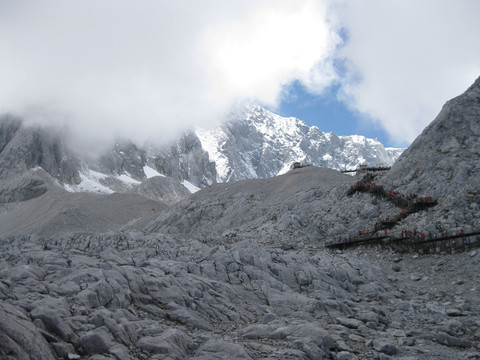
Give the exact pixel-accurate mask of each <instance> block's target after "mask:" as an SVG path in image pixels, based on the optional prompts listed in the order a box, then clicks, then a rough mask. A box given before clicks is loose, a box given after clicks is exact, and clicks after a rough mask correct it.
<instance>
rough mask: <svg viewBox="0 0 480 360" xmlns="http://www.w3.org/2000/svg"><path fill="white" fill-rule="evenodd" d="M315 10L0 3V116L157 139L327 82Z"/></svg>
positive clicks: (326, 49) (122, 0)
mask: <svg viewBox="0 0 480 360" xmlns="http://www.w3.org/2000/svg"><path fill="white" fill-rule="evenodd" d="M326 19H327V15H326V8H325V6H324V5H323V4H322V2H318V1H314V0H242V1H238V2H231V1H228V2H226V1H223V0H203V1H196V0H179V1H163V0H161V1H149V0H136V1H131V0H102V1H98V0H71V1H63V0H16V1H10V2H8V1H1V2H0V79H1V81H2V84H1V86H0V112H13V113H17V114H21V115H22V116H24V117H25V118H26V119H27V121H30V122H40V123H43V124H50V125H57V126H58V125H65V126H68V127H69V128H70V129H72V131H73V132H75V133H76V134H78V135H79V136H80V137H84V138H90V139H95V140H96V139H103V138H107V137H108V136H110V135H120V136H128V137H131V138H134V139H136V140H145V139H147V138H154V139H156V140H158V141H162V140H166V139H168V138H170V137H171V136H174V135H176V134H177V133H178V132H180V131H183V130H185V129H187V128H191V127H193V126H208V125H212V124H214V123H216V121H218V120H219V119H221V118H222V116H223V115H224V114H225V113H226V112H228V111H229V109H230V106H231V105H232V104H234V103H237V102H242V101H245V100H253V101H256V102H259V103H263V104H268V105H273V106H274V105H275V104H276V103H278V101H279V99H280V96H281V93H282V88H283V86H284V85H286V84H287V83H289V82H291V81H293V80H295V79H300V80H301V81H302V82H304V83H305V84H306V85H307V86H309V88H310V89H312V91H321V89H322V88H323V87H325V86H327V85H328V84H329V83H330V82H331V81H332V80H333V79H334V78H335V77H336V75H335V71H334V69H333V66H332V65H331V64H332V53H333V50H334V49H335V47H336V45H337V44H338V43H339V41H340V38H339V37H338V36H336V35H335V33H334V32H332V31H331V27H330V25H329V24H328V23H327V20H326Z"/></svg>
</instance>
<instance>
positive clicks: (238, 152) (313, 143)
mask: <svg viewBox="0 0 480 360" xmlns="http://www.w3.org/2000/svg"><path fill="white" fill-rule="evenodd" d="M196 134H197V136H198V137H199V138H200V141H201V142H202V147H203V148H204V149H205V150H206V151H207V152H208V154H209V158H210V160H213V161H214V162H215V163H216V169H217V181H219V182H225V181H234V180H243V179H249V178H267V177H272V176H276V175H279V174H283V173H285V172H287V171H288V170H290V168H291V165H292V164H293V163H294V162H304V163H308V164H312V165H316V166H320V167H328V168H333V169H337V170H343V169H345V168H352V167H353V168H356V167H357V166H359V165H360V164H362V163H369V164H372V165H377V164H378V165H380V164H381V165H387V166H390V165H392V164H393V162H394V161H395V159H396V158H397V157H398V156H399V153H400V151H401V150H400V151H399V149H389V150H386V149H385V148H384V146H383V145H382V144H381V143H380V142H379V141H378V140H376V139H367V138H365V137H364V136H360V135H352V136H337V135H336V134H335V133H333V132H329V133H324V132H323V131H321V130H320V129H319V128H318V127H316V126H312V127H309V126H308V125H307V124H306V123H305V122H304V121H302V120H300V119H297V118H294V117H288V118H287V117H282V116H280V115H277V114H274V113H272V112H271V111H269V110H267V109H265V108H263V107H261V106H258V105H251V106H248V107H245V109H244V110H243V111H239V112H236V113H233V114H232V115H231V116H230V118H228V119H227V120H226V121H225V122H224V123H223V124H222V125H221V126H220V128H216V129H212V130H205V129H198V130H197V131H196Z"/></svg>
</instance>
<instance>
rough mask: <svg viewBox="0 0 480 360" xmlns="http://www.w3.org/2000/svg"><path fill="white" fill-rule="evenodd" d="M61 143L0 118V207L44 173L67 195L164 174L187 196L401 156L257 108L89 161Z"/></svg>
mask: <svg viewBox="0 0 480 360" xmlns="http://www.w3.org/2000/svg"><path fill="white" fill-rule="evenodd" d="M68 145H69V144H68V141H66V139H64V138H63V137H62V135H61V133H60V132H58V131H56V130H55V129H45V128H38V127H31V128H28V127H24V126H23V125H22V121H21V120H20V119H18V118H14V117H11V116H4V117H3V118H1V119H0V179H3V180H2V186H0V200H1V198H2V196H3V195H2V194H6V193H8V194H9V195H8V199H9V200H8V201H7V200H6V199H5V200H4V201H6V202H9V201H16V199H19V200H23V199H24V198H31V197H32V196H34V195H35V194H40V193H43V192H44V191H46V190H45V189H44V188H43V187H42V186H43V185H42V184H44V182H45V179H43V178H41V177H42V176H47V175H48V176H49V180H48V182H52V181H53V182H54V183H57V184H58V185H60V186H62V187H63V188H64V189H65V190H67V191H69V192H85V191H86V192H100V193H112V192H132V191H133V192H135V191H136V190H135V188H136V187H138V186H140V184H141V183H143V182H144V181H146V180H148V179H149V178H152V177H154V176H166V177H168V178H170V179H173V180H174V181H175V182H176V183H177V184H178V186H181V184H183V186H184V187H187V188H188V189H189V190H190V191H191V192H193V191H196V190H198V188H202V187H205V186H208V185H211V184H213V183H216V182H231V181H237V180H243V179H257V178H269V177H273V176H276V175H280V174H283V173H286V172H288V171H289V170H290V169H291V167H292V164H293V163H294V162H301V163H304V164H312V165H316V166H319V167H327V168H333V169H337V170H343V169H345V168H356V167H357V166H359V165H360V164H363V163H367V164H369V165H391V164H393V162H394V161H395V159H396V158H397V157H398V156H399V155H400V153H401V152H402V150H403V149H385V148H384V146H383V145H382V144H381V143H380V142H378V141H377V140H374V139H367V138H365V137H363V136H358V135H353V136H337V135H336V134H334V133H332V132H330V133H324V132H322V131H321V130H320V129H318V128H317V127H315V126H313V127H309V126H307V125H306V124H305V123H304V122H303V121H301V120H299V119H296V118H284V117H281V116H278V115H275V114H273V113H272V112H270V111H268V110H266V109H264V108H262V107H259V106H251V107H246V108H243V109H242V110H241V111H237V112H234V113H232V114H231V115H230V116H229V117H228V118H227V119H226V120H225V121H224V122H223V123H222V124H221V125H220V126H219V127H217V128H214V129H208V130H207V129H196V130H195V131H190V132H187V133H185V134H183V135H182V136H181V137H179V138H178V139H176V140H175V141H172V143H171V144H169V145H158V144H154V143H153V145H152V144H150V145H149V146H143V147H142V146H138V145H136V144H134V143H132V142H131V141H130V140H128V139H123V140H118V141H117V142H116V143H115V144H114V145H113V146H112V147H111V148H110V150H108V151H106V152H104V153H103V154H102V155H100V156H98V157H97V158H95V159H92V158H89V159H84V158H82V156H81V154H80V155H79V154H77V153H75V152H74V151H72V150H71V149H70V148H69V146H68ZM38 171H41V172H42V174H43V175H41V176H40V175H39V174H40V173H39V172H38ZM32 179H34V180H32ZM32 181H33V182H32ZM148 183H149V184H154V185H152V189H149V190H147V189H142V190H141V191H142V193H145V194H152V193H153V192H155V191H156V190H158V189H159V186H160V185H159V183H158V181H157V182H151V181H150V182H148ZM162 186H164V187H165V188H166V189H170V188H171V186H172V183H171V182H170V180H164V181H163V182H162ZM12 189H14V190H15V191H13V192H12V191H11V190H12ZM155 189H156V190H155ZM7 190H8V191H7ZM154 190H155V191H154ZM157 192H158V195H159V196H160V197H161V198H162V199H163V200H168V201H169V202H171V201H173V200H172V199H166V198H165V196H164V194H165V193H166V190H165V191H157ZM175 192H176V193H178V194H182V193H183V192H182V190H179V189H176V191H175ZM12 193H14V194H16V195H15V196H14V197H13V198H12V197H11V194H12ZM5 196H6V195H5ZM182 196H183V195H182ZM180 198H181V197H180Z"/></svg>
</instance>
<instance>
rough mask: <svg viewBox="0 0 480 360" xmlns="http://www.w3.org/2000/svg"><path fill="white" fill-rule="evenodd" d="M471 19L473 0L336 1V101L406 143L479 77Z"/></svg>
mask: <svg viewBox="0 0 480 360" xmlns="http://www.w3.org/2000/svg"><path fill="white" fill-rule="evenodd" d="M478 14H480V1H477V0H458V1H457V0H456V1H452V0H422V1H418V0H401V1H397V0H394V1H384V0H362V1H347V2H344V4H343V7H342V8H340V10H339V22H340V24H341V25H342V26H344V27H345V28H346V29H347V32H348V36H347V37H348V39H347V41H346V43H345V46H344V47H343V48H342V49H340V51H339V54H338V55H339V56H340V57H343V58H344V59H346V61H347V66H348V67H349V70H350V73H347V76H346V77H345V78H343V80H342V86H343V87H342V90H341V91H342V98H343V100H344V101H345V102H346V103H348V104H349V105H350V106H351V107H352V108H353V109H356V110H358V111H361V112H363V113H364V114H366V115H368V116H369V118H370V119H371V121H374V122H377V123H378V124H380V125H381V126H382V127H383V128H385V129H386V130H387V131H388V133H389V134H390V136H391V137H392V140H393V141H396V142H397V143H401V142H410V141H412V140H413V139H414V138H415V137H416V136H417V135H418V134H419V133H420V132H421V131H422V130H423V128H424V127H425V126H426V125H428V124H429V123H430V122H431V121H432V120H433V119H434V118H435V116H436V115H437V114H438V112H439V111H440V109H441V107H442V105H443V104H444V103H445V102H446V101H447V100H449V99H451V98H453V97H455V96H457V95H459V94H461V93H463V92H464V91H465V90H466V89H467V87H469V86H470V85H471V84H472V83H473V82H474V81H475V79H476V78H477V77H478V76H480V46H478V44H479V34H480V22H479V21H478ZM355 77H357V79H355Z"/></svg>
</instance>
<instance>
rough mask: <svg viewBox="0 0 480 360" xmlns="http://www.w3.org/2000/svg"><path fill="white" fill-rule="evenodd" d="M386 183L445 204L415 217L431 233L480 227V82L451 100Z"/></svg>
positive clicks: (406, 154) (476, 82)
mask: <svg viewBox="0 0 480 360" xmlns="http://www.w3.org/2000/svg"><path fill="white" fill-rule="evenodd" d="M385 183H386V184H388V185H389V186H390V185H391V186H392V187H395V188H396V189H397V190H398V191H401V192H403V193H404V194H409V193H423V194H430V195H431V196H434V197H435V198H436V199H438V202H439V205H437V206H436V207H434V208H432V209H431V210H430V211H428V212H424V213H419V214H418V215H417V216H415V217H413V218H412V219H409V221H410V222H411V225H410V224H408V223H407V224H399V226H411V227H412V226H415V227H421V228H423V229H424V230H425V231H444V230H456V231H458V230H459V229H464V230H473V229H479V228H480V225H479V224H480V79H477V80H476V81H475V83H474V84H473V85H472V86H471V87H470V88H469V89H467V90H466V91H465V93H463V94H462V95H460V96H458V97H456V98H454V99H452V100H450V101H448V102H447V103H446V104H445V105H444V106H443V108H442V110H441V112H440V113H439V114H438V116H437V117H436V119H435V120H434V121H433V122H432V123H431V124H430V125H429V126H427V127H426V128H425V130H424V131H423V132H422V134H421V135H420V136H419V137H418V138H417V139H416V140H415V141H414V142H413V144H412V145H411V146H410V147H409V148H408V149H407V150H406V151H405V152H404V153H403V154H402V155H401V156H400V158H399V159H398V162H397V163H395V165H394V166H393V168H392V170H391V171H390V172H389V173H388V175H387V176H386V178H385Z"/></svg>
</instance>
